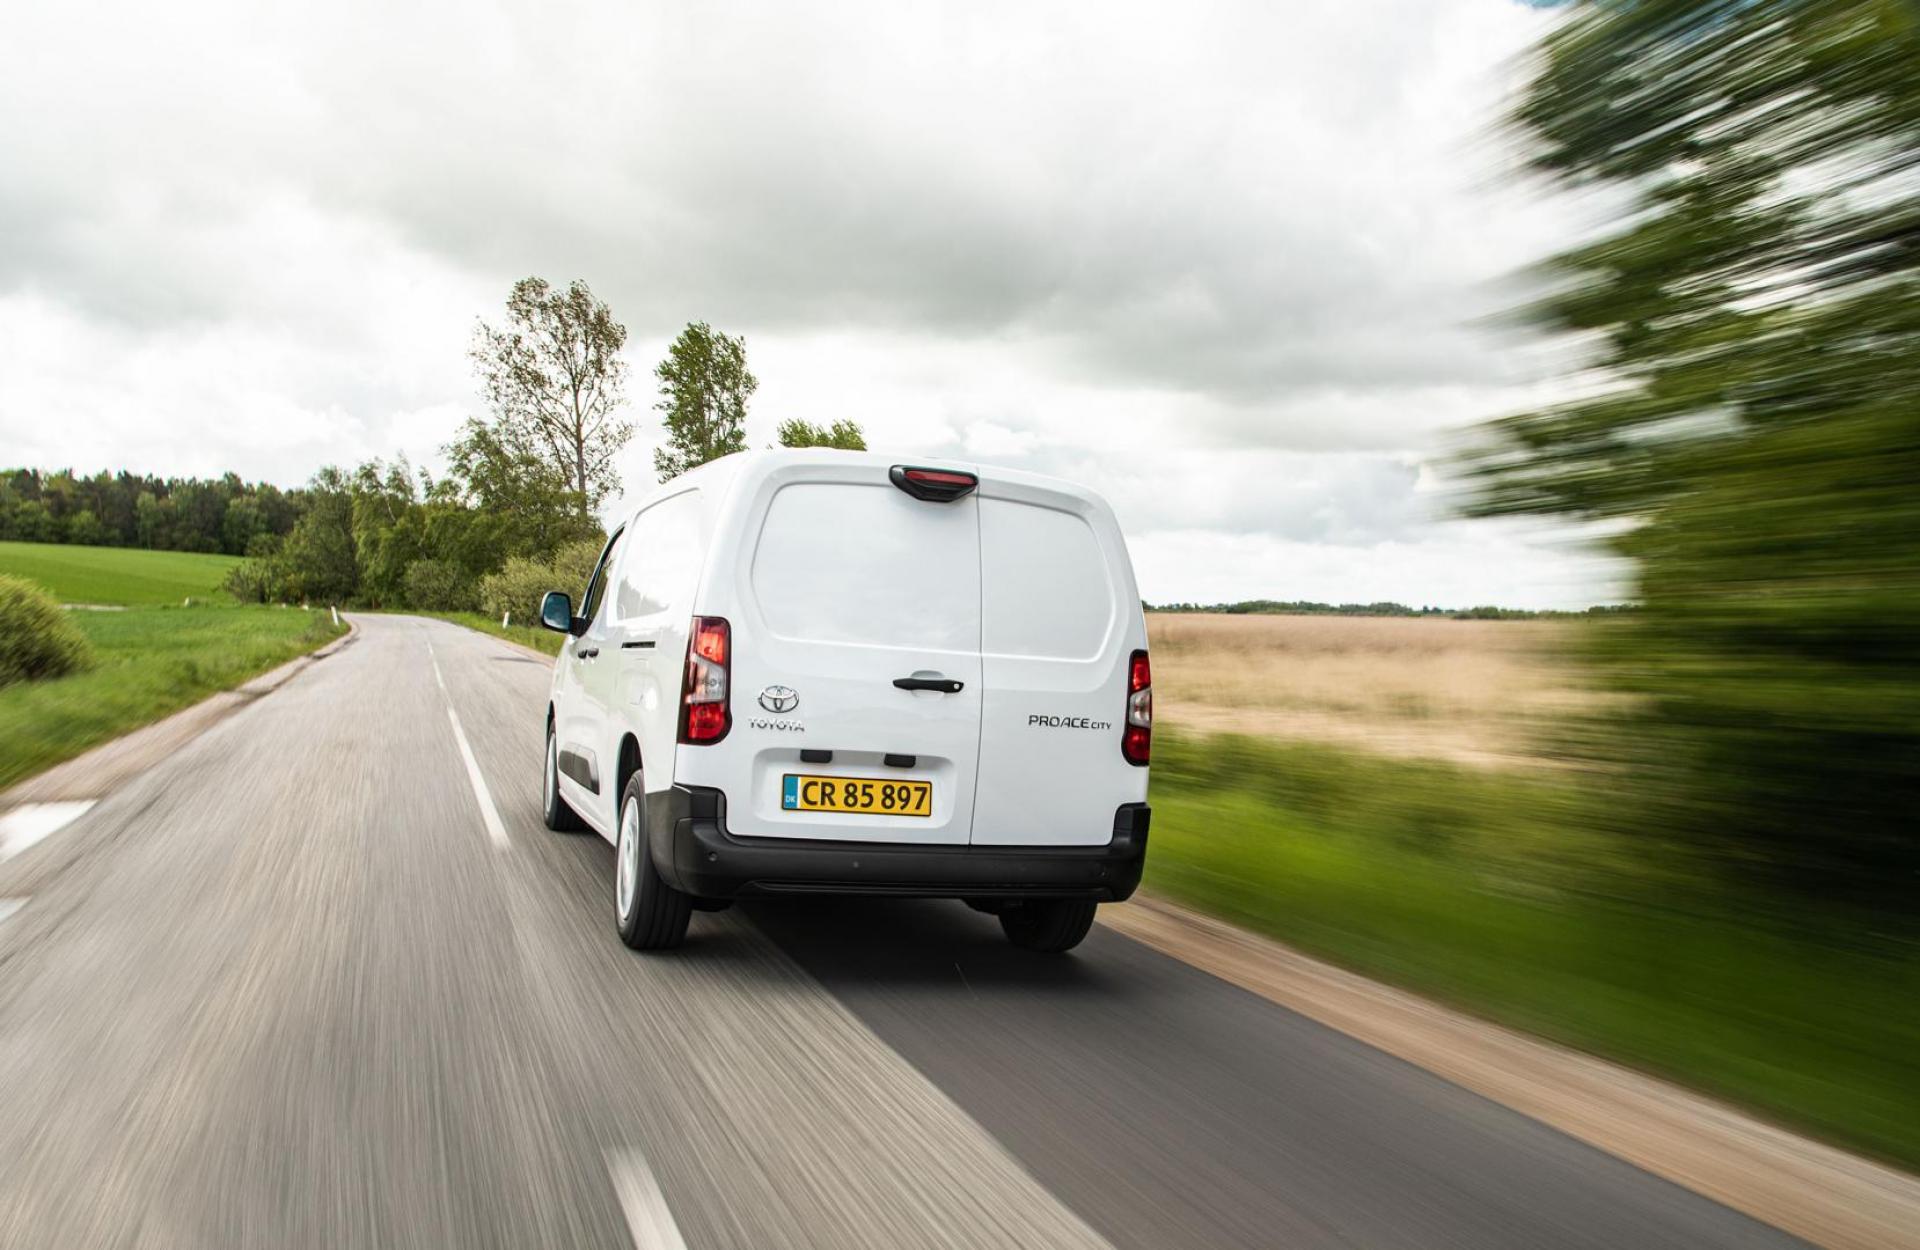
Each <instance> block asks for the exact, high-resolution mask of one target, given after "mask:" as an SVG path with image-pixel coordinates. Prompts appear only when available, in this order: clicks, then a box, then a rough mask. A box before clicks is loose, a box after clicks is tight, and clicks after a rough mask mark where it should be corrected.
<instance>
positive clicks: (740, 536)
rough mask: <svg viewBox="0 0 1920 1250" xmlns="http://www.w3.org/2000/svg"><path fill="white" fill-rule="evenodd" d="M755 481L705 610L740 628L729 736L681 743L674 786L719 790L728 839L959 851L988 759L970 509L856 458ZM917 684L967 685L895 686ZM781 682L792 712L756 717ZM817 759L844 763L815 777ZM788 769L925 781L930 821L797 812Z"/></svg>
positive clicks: (775, 472) (703, 601) (809, 460)
mask: <svg viewBox="0 0 1920 1250" xmlns="http://www.w3.org/2000/svg"><path fill="white" fill-rule="evenodd" d="M889 463H890V462H889ZM756 467H759V466H756ZM759 468H760V471H758V472H753V471H751V470H749V471H747V472H745V473H743V475H742V476H741V477H740V478H738V479H736V483H735V487H734V491H733V498H732V499H731V501H730V504H729V508H728V514H727V516H726V518H725V520H724V521H723V522H722V525H721V529H720V531H719V541H717V542H716V543H715V545H714V555H713V558H712V560H711V561H710V563H709V577H708V580H707V582H706V583H705V586H704V588H703V592H702V594H701V597H700V600H699V604H698V612H699V613H700V614H702V615H710V616H720V617H725V618H726V619H727V620H728V622H729V623H730V624H731V626H732V632H733V665H732V669H733V672H732V682H733V728H732V729H731V730H730V731H729V733H728V736H727V738H726V739H725V740H723V741H722V742H720V743H718V744H716V745H715V746H712V747H706V746H700V747H682V748H681V749H680V756H679V760H678V764H677V773H676V776H677V779H678V780H679V781H681V782H683V783H685V784H689V785H698V786H712V787H714V788H716V789H719V790H722V791H724V792H725V793H726V795H727V802H728V806H727V824H728V830H729V832H731V833H734V834H736V835H739V836H743V837H790V838H808V839H817V840H823V841H874V842H892V843H923V844H930V845H936V844H945V845H964V844H965V843H966V841H967V838H968V835H969V833H970V831H971V830H972V827H973V802H974V781H975V777H974V771H975V762H976V759H977V757H978V755H979V749H980V588H979V574H978V569H979V525H978V521H977V519H976V515H975V508H974V503H973V500H972V499H971V498H966V499H960V500H956V501H954V502H953V503H949V504H938V503H928V502H925V501H923V500H917V499H914V498H912V497H911V496H908V495H907V494H905V493H903V492H902V491H900V490H899V489H897V488H896V487H894V486H893V484H892V483H891V482H889V481H888V480H887V477H886V470H885V467H884V466H882V467H881V468H880V469H879V471H878V472H876V471H875V465H874V463H873V460H872V459H870V458H866V457H856V456H852V455H847V454H846V453H841V454H840V455H837V456H836V455H834V454H833V453H827V454H826V455H824V456H822V455H817V454H816V455H813V456H798V457H794V458H792V459H791V460H789V461H788V462H787V463H780V462H778V461H775V462H773V463H771V464H767V465H765V466H764V467H759ZM915 673H922V674H939V675H941V676H944V677H949V678H952V679H953V680H956V681H959V682H960V683H961V689H960V691H959V692H958V693H957V694H939V693H933V692H927V691H907V690H898V689H895V688H894V686H893V680H894V679H895V678H896V677H908V676H912V675H913V674H915ZM775 686H783V687H785V688H787V689H788V690H791V691H793V692H794V693H795V694H796V695H797V696H798V699H799V702H798V703H797V704H796V705H795V706H794V707H793V708H792V709H791V710H790V711H788V712H784V713H780V712H774V711H770V710H768V709H767V708H766V707H763V706H762V705H761V704H760V702H759V699H760V695H761V693H762V692H763V691H765V690H767V689H768V688H770V687H775ZM806 749H813V750H819V751H831V752H832V753H833V758H832V760H831V761H830V762H826V763H815V764H810V763H807V762H805V761H804V760H802V759H801V754H800V753H801V751H803V750H806ZM888 755H893V756H896V757H905V756H911V757H913V764H912V765H911V766H910V767H899V766H892V765H888V764H887V763H886V757H887V756H888ZM790 773H791V774H805V775H818V776H825V777H863V778H876V779H883V780H899V781H907V780H914V781H930V782H932V783H933V802H932V811H931V814H930V815H928V816H924V817H923V816H904V815H900V816H896V815H887V814H861V815H847V814H836V813H829V812H794V811H785V810H783V809H782V807H781V787H782V780H783V778H784V777H785V776H786V775H788V774H790Z"/></svg>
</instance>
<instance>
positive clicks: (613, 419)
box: [0, 278, 866, 613]
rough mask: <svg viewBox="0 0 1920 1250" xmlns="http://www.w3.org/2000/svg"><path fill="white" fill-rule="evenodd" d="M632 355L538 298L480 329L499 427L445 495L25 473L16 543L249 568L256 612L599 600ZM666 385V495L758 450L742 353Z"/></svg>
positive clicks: (551, 291)
mask: <svg viewBox="0 0 1920 1250" xmlns="http://www.w3.org/2000/svg"><path fill="white" fill-rule="evenodd" d="M626 340H627V331H626V327H625V326H623V325H622V324H620V322H619V321H618V320H617V319H616V318H615V317H614V315H613V312H612V310H611V309H610V308H609V307H608V306H607V305H606V304H605V303H604V302H603V301H601V300H599V299H597V298H596V297H595V296H594V294H593V292H592V291H591V289H589V288H588V286H587V284H586V283H585V282H578V281H576V282H573V283H570V284H569V285H568V286H567V287H565V288H564V289H562V288H555V287H553V286H551V285H550V284H548V283H547V282H545V281H544V280H542V279H540V278H525V279H522V280H521V281H519V282H516V283H515V284H514V286H513V289H512V291H511V292H510V293H509V294H508V297H507V303H506V316H505V318H504V319H502V320H501V321H499V322H497V323H490V322H487V321H485V320H482V321H481V322H480V323H479V324H478V325H477V326H476V327H475V329H474V334H473V341H472V346H471V350H470V355H471V358H472V360H473V364H474V367H475V372H476V374H477V376H478V379H479V383H480V389H481V391H482V393H483V394H484V395H485V397H486V401H487V408H488V412H487V415H486V416H485V417H484V418H469V419H468V420H467V421H466V422H465V423H464V424H463V425H462V427H461V428H460V430H459V431H458V433H457V434H456V435H455V437H454V438H453V440H452V441H451V442H450V443H448V444H447V445H446V446H445V447H443V448H442V452H443V454H444V455H445V458H446V462H447V468H446V471H445V472H444V473H443V474H442V475H440V476H439V477H435V476H433V475H432V474H430V473H427V472H425V471H423V470H417V469H416V468H415V467H414V466H412V465H411V464H409V463H408V462H407V461H406V459H405V458H399V459H395V460H391V461H381V460H369V461H367V462H365V463H363V464H360V465H358V466H355V467H353V468H344V467H340V466H328V467H325V468H323V469H321V470H320V471H319V472H318V473H316V474H315V475H314V476H313V478H312V480H311V481H309V482H308V483H307V484H306V485H305V486H303V487H300V488H298V489H294V490H285V491H283V490H281V489H279V488H278V487H275V486H272V485H269V484H266V483H249V482H245V481H242V480H241V479H240V478H239V477H237V476H236V475H234V474H231V473H229V474H226V475H224V476H222V477H219V478H215V479H200V478H190V477H183V478H168V479H161V478H157V477H152V476H144V475H139V474H134V473H131V472H127V471H124V470H123V471H121V472H119V473H105V472H103V473H98V474H95V475H93V476H91V477H81V476H77V475H75V474H74V473H73V472H71V471H70V470H61V471H56V472H41V471H39V470H36V469H16V470H11V471H8V472H6V473H5V474H4V475H0V539H18V540H24V541H29V542H64V543H78V544H87V545H101V546H124V547H145V548H150V549H153V550H168V551H205V552H224V553H226V554H228V555H237V556H244V557H246V560H245V561H244V562H243V563H242V564H241V565H240V566H238V567H237V568H236V569H235V570H234V572H233V574H232V577H231V578H230V580H229V583H228V588H229V589H230V590H231V591H232V593H233V594H234V595H235V596H236V597H237V598H239V599H241V600H243V601H247V602H256V603H269V602H290V601H296V600H308V601H318V602H326V603H340V604H364V605H367V606H372V607H410V608H419V609H425V610H435V611H458V610H466V609H482V608H483V609H486V610H488V611H490V612H495V613H498V612H501V611H507V610H512V611H519V612H525V611H529V610H530V605H528V604H526V603H522V602H521V601H522V600H523V599H526V598H528V596H529V595H537V593H538V589H546V588H548V587H551V586H567V587H577V586H578V585H579V584H580V583H583V582H584V581H585V579H586V576H587V572H588V571H589V570H590V568H591V564H592V561H593V558H594V556H595V555H597V554H598V551H599V547H600V544H601V543H602V542H603V541H604V537H605V535H604V531H603V530H602V527H601V525H600V522H599V520H598V516H597V511H598V509H599V508H600V507H601V506H602V505H604V504H605V502H606V501H607V499H608V498H609V497H611V496H612V495H614V494H615V493H617V492H618V491H619V489H620V475H619V470H618V458H619V454H620V452H621V451H622V450H623V449H624V448H625V447H626V445H627V444H628V442H629V441H630V440H631V439H632V437H633V435H634V432H635V427H634V423H633V422H632V421H631V420H630V419H629V418H628V417H627V415H626V407H627V395H626V383H627V377H628V370H627V364H626V361H625V359H624V358H623V356H622V350H623V348H624V347H625V345H626ZM654 378H655V381H656V383H657V386H658V391H659V394H658V399H657V402H656V403H655V404H654V408H655V410H656V411H657V412H658V413H659V414H660V417H661V421H662V425H663V427H664V432H665V434H666V440H665V443H664V445H663V446H662V447H661V448H660V449H659V450H658V451H656V452H655V455H654V468H655V471H656V472H657V473H658V474H659V476H660V478H661V479H662V480H665V479H667V478H670V477H674V476H677V475H679V474H681V473H684V472H686V471H688V470H690V469H693V468H696V467H698V466H699V465H702V464H705V463H706V462H707V461H709V460H713V459H716V458H718V457H720V456H724V455H728V454H730V453H732V452H736V451H744V450H745V449H746V446H747V442H746V418H747V410H748V403H749V401H750V400H751V398H752V396H753V393H754V391H755V390H756V389H757V388H758V386H759V382H758V379H756V378H755V377H754V375H753V373H752V372H751V370H750V369H749V368H748V367H747V356H746V343H745V341H744V340H743V339H741V338H739V337H737V336H733V335H728V334H726V333H724V332H722V331H719V330H715V329H714V328H713V327H712V326H710V325H708V324H707V323H706V322H693V323H691V324H689V325H688V326H687V327H686V328H685V329H684V330H682V331H681V333H680V334H679V335H678V336H677V337H676V338H675V339H674V340H673V343H672V344H671V345H670V346H669V348H668V350H667V354H666V356H665V358H664V359H662V360H661V361H660V363H659V365H658V366H657V367H656V368H655V370H654ZM777 437H778V439H779V442H780V444H781V445H782V446H786V447H810V446H825V447H838V448H843V449H849V450H864V449H865V447H866V438H865V435H864V433H863V432H862V431H861V429H860V427H859V425H858V424H856V423H855V422H853V421H849V420H845V419H842V420H838V421H834V422H832V423H831V424H827V425H816V424H813V423H810V422H808V421H805V420H800V419H788V420H785V421H783V422H781V423H780V425H779V428H778V432H777ZM583 566H584V567H583ZM536 587H537V588H538V589H534V588H536Z"/></svg>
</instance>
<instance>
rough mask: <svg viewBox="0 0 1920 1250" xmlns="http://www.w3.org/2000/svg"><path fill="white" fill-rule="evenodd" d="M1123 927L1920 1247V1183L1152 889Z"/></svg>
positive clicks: (1638, 1155) (1773, 1195) (1549, 1111)
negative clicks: (1157, 894)
mask: <svg viewBox="0 0 1920 1250" xmlns="http://www.w3.org/2000/svg"><path fill="white" fill-rule="evenodd" d="M1100 920H1101V923H1103V924H1105V925H1106V926H1107V927H1108V928H1111V929H1112V930H1114V931H1115V932H1117V933H1120V934H1123V935H1125V936H1126V937H1129V938H1132V939H1133V940H1135V941H1137V942H1140V943H1142V944H1144V945H1146V946H1150V947H1152V948H1153V949H1155V950H1157V951H1160V952H1161V953H1163V954H1166V955H1170V956H1172V957H1173V958H1175V959H1178V960H1180V961H1181V962H1183V963H1186V964H1189V965H1191V966H1193V967H1196V968H1199V969H1201V970H1203V971H1205V972H1209V973H1211V974H1213V975H1214V976H1217V977H1219V978H1221V979H1222V980H1224V981H1228V982H1230V983H1232V984H1234V985H1237V986H1239V987H1241V988H1242V989H1245V990H1248V991H1250V992H1252V993H1254V994H1257V995H1259V996H1260V997H1262V998H1265V999H1267V1000H1268V1001H1270V1002H1273V1003H1276V1004H1278V1005H1279V1006H1282V1007H1285V1008H1287V1009H1289V1010H1291V1011H1296V1012H1299V1013H1300V1014H1301V1015H1304V1016H1307V1017H1308V1018H1310V1019H1313V1020H1316V1021H1318V1022H1320V1023H1321V1024H1324V1025H1327V1026H1328V1027H1330V1028H1334V1029H1338V1030H1339V1031H1340V1032H1342V1033H1345V1034H1347V1035H1348V1036H1349V1037H1352V1038H1355V1039H1356V1040H1358V1041H1361V1042H1365V1043H1366V1044H1368V1045H1370V1046H1373V1047H1375V1048H1376V1049H1379V1050H1382V1051H1385V1052H1386V1053H1388V1054H1390V1055H1393V1056H1394V1057H1396V1058H1399V1059H1403V1060H1405V1061H1406V1062H1408V1063H1411V1064H1414V1065H1416V1066H1417V1067H1421V1068H1424V1069H1426V1070H1427V1071H1429V1072H1432V1073H1434V1074H1435V1075H1437V1076H1440V1077H1443V1078H1445V1079H1446V1080H1449V1081H1452V1082H1453V1083H1455V1084H1456V1085H1460V1086H1462V1087H1464V1088H1466V1089H1470V1090H1472V1091H1473V1092H1475V1093H1477V1094H1480V1095H1482V1096H1483V1097H1486V1098H1490V1099H1492V1100H1493V1101H1495V1102H1498V1103H1500V1104H1501V1105H1503V1106H1506V1107H1510V1108H1512V1109H1513V1110H1515V1111H1518V1112H1520V1113H1521V1114H1523V1115H1526V1116H1529V1117H1531V1118H1533V1119H1535V1120H1539V1121H1540V1122H1542V1123H1544V1124H1547V1125H1550V1126H1552V1127H1553V1128H1556V1129H1558V1130H1560V1131H1561V1132H1563V1133H1566V1134H1568V1135H1569V1136H1571V1137H1574V1138H1577V1139H1579V1140H1581V1141H1584V1142H1586V1143H1588V1144H1589V1145H1592V1146H1595V1147H1597V1148H1598V1149H1601V1150H1604V1151H1606V1152H1607V1153H1609V1154H1611V1155H1614V1156H1615V1157H1617V1158H1620V1159H1624V1160H1626V1161H1627V1162H1629V1163H1632V1164H1634V1165H1635V1166H1636V1167H1640V1168H1642V1169H1644V1170H1646V1171H1648V1172H1651V1173H1653V1174H1654V1175H1656V1176H1660V1177H1664V1178H1665V1179H1667V1180H1670V1181H1672V1182H1674V1183H1675V1184H1678V1185H1681V1186H1684V1187H1686V1188H1688V1189H1691V1190H1693V1191H1694V1192H1696V1193H1699V1194H1701V1195H1703V1196H1705V1197H1708V1198H1711V1199H1713V1200H1714V1201H1716V1202H1719V1203H1722V1204H1724V1205H1725V1206H1728V1207H1731V1208H1732V1209H1734V1210H1736V1211H1740V1212H1743V1213H1744V1214H1747V1215H1750V1216H1752V1217H1754V1218H1755V1219H1758V1220H1761V1221H1764V1222H1765V1223H1768V1224H1771V1225H1773V1226H1774V1227H1776V1228H1779V1229H1782V1230H1784V1231H1786V1232H1788V1233H1792V1234H1793V1235H1795V1236H1797V1237H1801V1238H1804V1239H1805V1240H1807V1241H1810V1242H1813V1243H1814V1244H1816V1245H1821V1246H1828V1247H1834V1248H1836V1250H1886V1248H1887V1247H1898V1246H1920V1178H1915V1177H1912V1176H1908V1175H1906V1174H1905V1173H1902V1172H1898V1171H1895V1170H1894V1169H1892V1168H1888V1167H1884V1166H1882V1165H1880V1164H1877V1163H1873V1162H1871V1161H1869V1160H1865V1159H1861V1158H1859V1157H1858V1156H1855V1155H1851V1154H1848V1153H1846V1152H1845V1151H1842V1150H1839V1149H1836V1148H1834V1147H1831V1146H1827V1145H1823V1144H1821V1143H1819V1142H1814V1141H1810V1140H1808V1139H1806V1138H1803V1137H1800V1136H1798V1135H1796V1134H1794V1133H1790V1132H1788V1131H1787V1130H1785V1129H1782V1128H1779V1127H1776V1126H1774V1125H1771V1124H1767V1123H1765V1122H1763V1121H1760V1120H1757V1119H1754V1118H1753V1117H1751V1116H1748V1115H1746V1114H1744V1113H1742V1112H1739V1111H1736V1110H1733V1109H1732V1108H1729V1107H1727V1106H1724V1105H1722V1104H1720V1103H1717V1102H1714V1101H1713V1100H1711V1099H1709V1098H1704V1097H1702V1096H1701V1095H1699V1094H1695V1093H1692V1092H1690V1091H1688V1090H1684V1089H1681V1088H1680V1087H1678V1086H1675V1085H1671V1084H1668V1083H1666V1082H1664V1081H1660V1080H1658V1079H1656V1078H1653V1077H1650V1076H1646V1075H1644V1074H1642V1073H1638V1072H1634V1071H1631V1070H1629V1069H1626V1068H1622V1067H1619V1066H1618V1065H1615V1064H1611V1063H1607V1062H1605V1061H1603V1060H1599V1059H1595V1058H1593V1057H1592V1056H1589V1055H1583V1054H1580V1053H1579V1052H1577V1051H1573V1050H1568V1049H1566V1048H1564V1047H1560V1046H1555V1045H1553V1044H1551V1043H1549V1042H1544V1041H1540V1040H1539V1039H1537V1038H1532V1037H1528V1036H1526V1035H1525V1034H1521V1033H1517V1032H1514V1031H1513V1030H1510V1029H1506V1028H1502V1027H1500V1026H1498V1025H1494V1024H1489V1023H1487V1022H1486V1021H1483V1020H1478V1019H1475V1018H1473V1017H1471V1016H1467V1015H1464V1014H1461V1013H1459V1012H1455V1011H1452V1010H1449V1009H1447V1008H1445V1007H1441V1006H1439V1005H1437V1004H1435V1003H1432V1002H1429V1001H1428V1000H1426V999H1423V998H1420V997H1418V996H1416V995H1413V994H1409V993H1406V992H1404V991H1401V990H1396V989H1392V988H1389V987H1387V986H1384V985H1381V984H1379V983H1377V982H1374V981H1369V980H1367V979H1366V978H1365V977H1362V976H1359V975H1357V974H1355V973H1351V972H1347V971H1344V970H1342V969H1340V968H1336V967H1334V966H1333V965H1331V964H1326V963H1322V962H1320V961H1319V960H1315V959H1311V958H1309V957H1307V956H1305V955H1302V954H1300V953H1299V952H1298V951H1295V950H1292V949H1290V948H1289V947H1286V946H1284V945H1282V944H1281V943H1279V942H1275V941H1273V940H1271V939H1269V938H1264V937H1260V936H1258V935H1256V934H1252V933H1248V932H1245V931H1243V930H1241V929H1237V928H1235V927H1234V926H1232V925H1229V924H1227V923H1225V922H1223V921H1219V920H1215V919H1213V918H1212V917H1209V916H1205V915H1202V914H1200V913H1198V912H1193V911H1189V910H1187V909H1186V908H1184V907H1180V906H1178V905H1176V904H1173V903H1170V902H1167V901H1165V900H1163V899H1158V898H1154V897H1151V896H1148V895H1137V896H1135V898H1134V900H1133V901H1132V902H1131V903H1128V904H1126V905H1124V906H1120V907H1105V908H1102V909H1101V912H1100Z"/></svg>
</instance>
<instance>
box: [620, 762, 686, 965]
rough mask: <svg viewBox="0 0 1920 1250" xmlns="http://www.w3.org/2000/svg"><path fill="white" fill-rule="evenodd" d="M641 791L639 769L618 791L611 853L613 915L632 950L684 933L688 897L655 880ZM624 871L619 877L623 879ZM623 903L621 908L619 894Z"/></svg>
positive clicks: (668, 945)
mask: <svg viewBox="0 0 1920 1250" xmlns="http://www.w3.org/2000/svg"><path fill="white" fill-rule="evenodd" d="M646 814H647V792H646V790H645V788H643V787H642V786H641V784H640V774H639V773H635V774H634V775H633V776H632V777H629V778H628V779H627V788H626V789H625V790H624V791H623V792H622V793H621V795H620V824H619V827H618V829H619V832H618V834H617V836H616V839H615V842H614V854H613V878H614V880H613V919H614V924H615V926H616V927H618V928H619V930H620V940H621V941H622V942H625V943H626V944H627V945H628V946H630V947H632V948H633V949H634V950H637V951H661V950H671V949H672V948H673V947H676V946H678V945H680V943H681V942H683V941H685V940H686V937H687V921H688V919H689V918H690V917H691V916H692V915H693V906H692V904H693V900H692V899H691V898H689V897H688V896H687V895H685V894H682V893H681V892H680V891H678V890H676V889H674V888H673V887H672V886H670V885H668V884H667V883H666V882H665V881H663V880H661V878H660V873H659V872H658V871H657V870H656V869H655V868H654V866H653V853H652V852H651V851H650V850H649V849H648V847H647V820H646ZM623 874H624V880H623ZM623 898H624V899H625V900H626V902H627V909H626V911H624V912H622V911H621V902H622V899H623Z"/></svg>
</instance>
